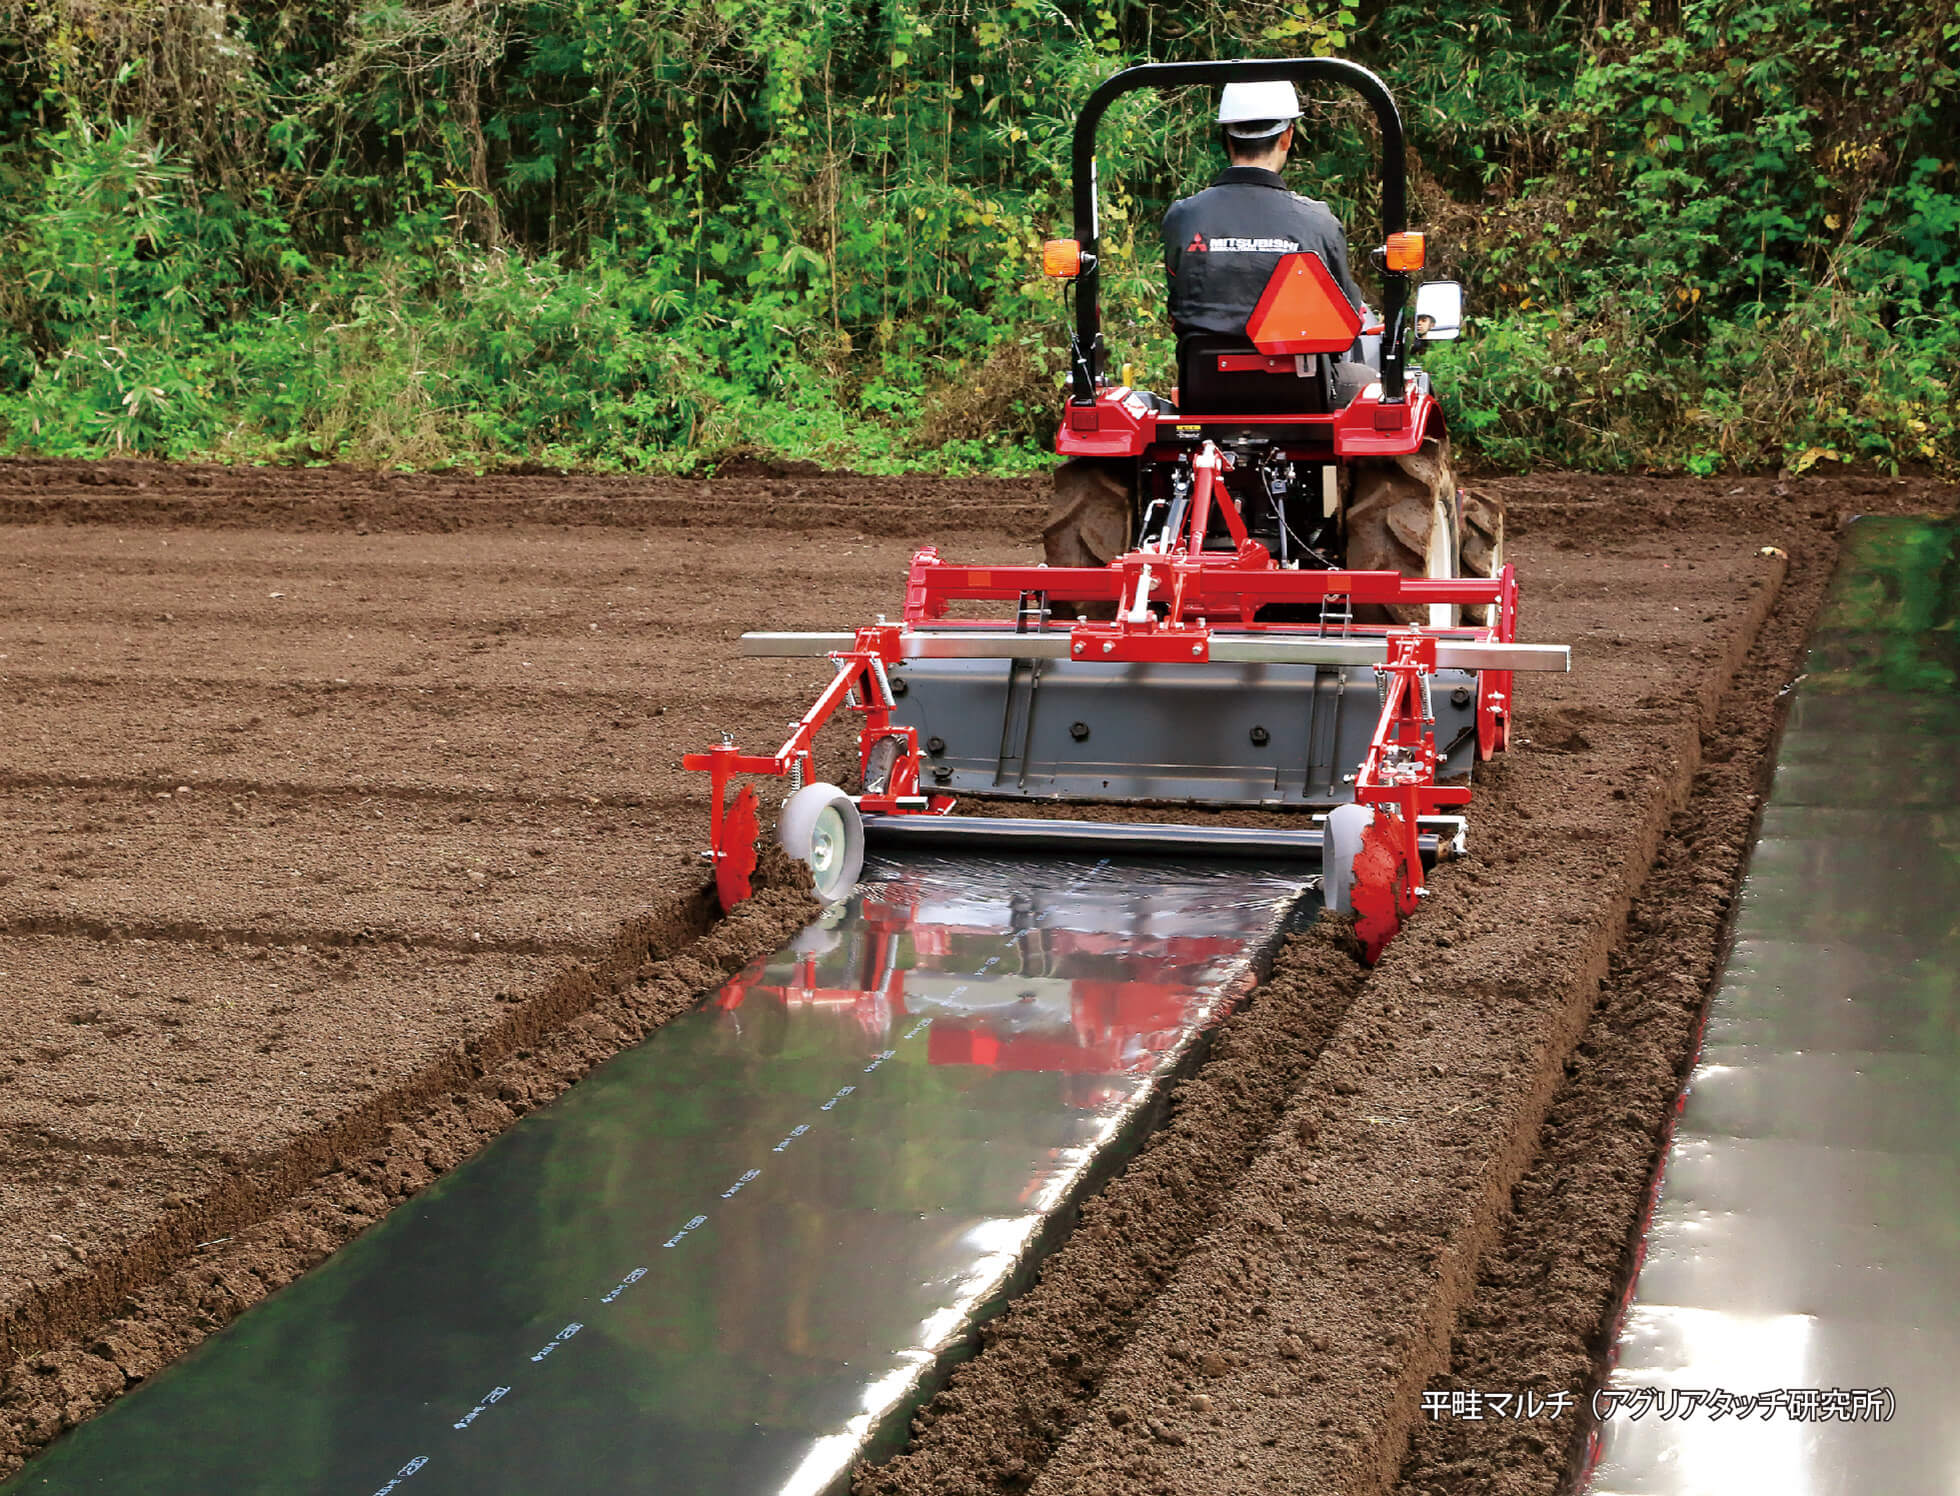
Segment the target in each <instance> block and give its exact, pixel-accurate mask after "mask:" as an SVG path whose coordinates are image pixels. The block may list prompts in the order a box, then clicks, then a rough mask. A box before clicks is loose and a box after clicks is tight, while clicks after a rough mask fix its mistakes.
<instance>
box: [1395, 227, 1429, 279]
mask: <svg viewBox="0 0 1960 1496" xmlns="http://www.w3.org/2000/svg"><path fill="white" fill-rule="evenodd" d="M1425 248H1426V246H1425V244H1424V241H1423V236H1422V235H1421V234H1420V233H1418V232H1416V231H1415V230H1413V229H1411V230H1407V231H1405V232H1403V233H1400V234H1390V235H1389V236H1388V268H1389V269H1390V270H1420V269H1422V262H1423V258H1424V250H1425Z"/></svg>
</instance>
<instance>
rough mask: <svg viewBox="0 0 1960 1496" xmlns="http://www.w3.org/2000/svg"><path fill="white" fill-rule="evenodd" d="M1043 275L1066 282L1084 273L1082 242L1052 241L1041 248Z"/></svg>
mask: <svg viewBox="0 0 1960 1496" xmlns="http://www.w3.org/2000/svg"><path fill="white" fill-rule="evenodd" d="M1041 273H1042V274H1043V275H1052V276H1056V277H1058V278H1060V279H1063V280H1066V279H1069V278H1071V277H1073V276H1077V275H1080V274H1081V273H1082V242H1081V241H1080V240H1079V239H1050V240H1048V242H1047V243H1045V244H1043V245H1042V246H1041Z"/></svg>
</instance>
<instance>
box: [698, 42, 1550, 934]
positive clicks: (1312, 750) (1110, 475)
mask: <svg viewBox="0 0 1960 1496" xmlns="http://www.w3.org/2000/svg"><path fill="white" fill-rule="evenodd" d="M1272 79H1282V80H1286V81H1289V82H1292V83H1295V84H1310V83H1314V82H1337V83H1343V84H1346V85H1349V86H1351V87H1353V88H1355V89H1356V90H1358V91H1359V92H1360V93H1361V95H1362V96H1363V97H1364V98H1365V99H1367V100H1368V101H1369V103H1370V104H1372V105H1373V107H1374V109H1375V113H1376V116H1377V118H1378V119H1379V120H1380V123H1381V131H1382V160H1383V169H1382V212H1383V217H1384V219H1385V221H1386V229H1387V233H1386V242H1385V243H1384V245H1383V247H1382V249H1381V250H1380V251H1379V253H1378V256H1377V259H1376V262H1377V264H1378V266H1379V268H1380V272H1381V281H1382V287H1383V293H1382V300H1383V304H1384V305H1383V314H1382V321H1381V325H1380V328H1379V329H1378V330H1376V331H1374V332H1372V333H1371V332H1370V330H1369V329H1367V328H1364V327H1363V326H1362V325H1361V320H1360V318H1359V316H1358V315H1357V314H1356V311H1355V309H1354V307H1353V305H1352V304H1351V303H1350V302H1349V301H1348V300H1347V298H1346V297H1345V296H1344V295H1342V294H1341V292H1340V291H1339V289H1338V287H1337V286H1336V285H1335V284H1334V282H1333V281H1332V279H1331V276H1330V273H1329V271H1328V269H1327V267H1326V266H1325V265H1324V264H1322V262H1321V261H1320V260H1319V259H1318V258H1317V257H1316V256H1314V255H1312V254H1306V253H1294V254H1288V255H1286V256H1284V257H1283V258H1282V259H1281V260H1280V262H1279V267H1278V269H1277V270H1276V271H1275V273H1274V274H1273V276H1272V279H1271V281H1270V283H1269V284H1268V285H1267V287H1266V292H1265V295H1264V296H1263V297H1262V298H1261V299H1260V301H1259V304H1258V306H1257V308H1256V309H1255V310H1254V312H1253V314H1252V317H1251V319H1250V321H1249V322H1248V324H1247V327H1246V331H1245V333H1244V335H1243V336H1242V337H1240V336H1235V337H1232V338H1211V337H1200V338H1187V339H1185V340H1184V343H1183V345H1182V346H1181V347H1180V348H1179V351H1178V352H1179V365H1180V374H1179V379H1178V388H1177V391H1176V398H1175V399H1174V400H1165V399H1162V398H1160V397H1158V396H1155V395H1152V394H1149V393H1147V392H1144V391H1139V390H1133V389H1128V388H1125V387H1123V386H1122V385H1121V384H1119V383H1117V382H1116V381H1113V380H1112V379H1111V378H1110V377H1109V375H1108V373H1107V371H1106V367H1105V362H1106V361H1105V353H1104V349H1103V343H1102V335H1101V330H1100V320H1099V309H1098V305H1097V278H1098V275H1097V240H1096V170H1095V138H1096V128H1097V125H1098V123H1099V121H1100V120H1101V119H1102V116H1103V113H1104V111H1105V110H1106V109H1107V108H1108V107H1109V103H1110V101H1111V100H1112V99H1114V98H1116V97H1117V96H1118V95H1120V94H1122V93H1124V92H1126V91H1128V90H1131V89H1137V88H1156V87H1170V86H1180V85H1185V84H1216V83H1230V82H1235V81H1248V82H1257V81H1262V80H1272ZM1074 169H1075V215H1076V238H1075V239H1073V240H1058V241H1054V242H1053V243H1051V244H1050V245H1048V246H1047V248H1046V250H1045V251H1044V260H1045V261H1046V262H1047V267H1048V268H1049V269H1050V270H1051V271H1053V272H1054V273H1056V274H1060V275H1063V276H1066V277H1067V278H1068V280H1069V281H1070V283H1071V285H1072V289H1073V293H1074V297H1075V313H1076V327H1075V336H1074V340H1073V353H1072V360H1071V362H1072V375H1071V388H1070V392H1069V398H1068V403H1067V406H1066V408H1065V411H1064V416H1063V421H1062V427H1061V431H1060V434H1059V436H1058V437H1057V441H1056V446H1057V449H1058V450H1059V451H1060V452H1061V454H1062V455H1063V456H1064V457H1065V458H1067V459H1068V461H1067V463H1066V464H1065V465H1064V467H1063V468H1062V471H1061V474H1060V477H1059V478H1058V482H1057V488H1058V498H1059V503H1058V506H1057V512H1056V515H1055V517H1054V521H1053V522H1052V523H1051V524H1050V525H1049V527H1048V533H1047V556H1048V559H1047V562H1046V563H1045V564H1042V565H1030V564H1027V563H1025V562H1008V563H1006V564H992V563H983V564H980V565H973V564H961V563H955V562H951V561H948V560H945V559H944V558H942V557H941V556H940V554H939V552H938V550H937V549H936V548H934V547H931V546H928V547H926V548H924V549H922V550H920V551H919V553H918V554H917V555H916V556H914V557H913V560H912V566H911V570H910V572H909V573H908V575H907V577H906V580H905V603H904V611H903V613H902V615H901V616H900V617H899V618H898V619H897V620H895V621H888V620H886V619H884V618H880V619H879V620H878V621H877V622H876V623H875V624H868V625H861V626H859V627H858V628H856V629H855V630H852V631H849V632H837V633H817V634H776V633H757V634H747V635H744V636H743V646H744V649H745V650H746V652H748V653H750V654H754V655H810V656H822V657H827V658H828V660H829V661H830V667H831V670H832V672H833V673H832V675H831V678H830V680H829V682H828V683H827V685H826V686H825V687H824V689H823V690H822V692H821V693H820V694H819V696H818V697H817V700H816V702H815V704H814V705H813V706H812V707H811V708H810V709H809V711H807V712H806V713H805V714H804V716H803V717H802V719H801V720H800V721H799V722H798V723H797V724H796V726H795V727H794V728H793V729H792V731H791V733H790V736H789V737H788V738H787V739H786V740H785V741H784V742H783V744H782V745H781V746H780V747H779V748H777V749H776V750H775V751H774V752H773V753H762V754H757V753H747V752H744V751H743V750H741V749H739V748H737V747H736V746H735V744H734V742H733V741H732V740H730V739H727V738H724V740H723V741H722V743H721V744H720V746H718V747H714V748H711V749H709V750H708V751H706V752H704V753H696V754H690V755H688V756H687V758H686V759H685V763H686V764H687V766H688V767H689V768H692V769H700V770H704V771H706V772H707V773H708V774H709V775H710V776H711V785H712V791H711V793H712V800H711V804H710V812H709V813H710V832H711V839H712V846H711V856H712V857H713V860H714V864H715V877H716V882H717V884H718V886H719V887H720V890H721V896H722V899H723V901H724V902H725V903H729V904H732V903H734V902H735V901H737V900H739V899H741V898H744V897H746V896H747V894H748V891H749V874H750V872H751V871H752V870H753V868H754V867H755V849H754V841H755V837H756V835H757V833H758V830H759V825H760V821H759V817H758V809H759V802H758V800H757V797H756V794H755V790H754V787H753V786H751V785H742V786H740V787H739V788H738V787H736V786H735V785H734V783H733V782H734V780H735V779H737V778H738V777H741V776H748V775H765V776H777V777H780V778H783V779H786V780H787V781H788V788H789V794H788V796H787V798H786V799H785V800H784V802H783V806H782V810H781V812H780V814H779V816H778V818H777V836H778V838H779V840H780V841H781V842H782V844H783V846H784V847H785V849H786V850H787V851H788V852H789V853H790V855H791V856H793V857H797V858H801V859H802V860H804V861H806V862H807V863H809V865H810V866H811V868H812V871H813V874H814V877H815V881H816V886H817V891H818V893H819V895H820V896H822V897H824V898H826V899H841V898H843V897H845V896H847V895H848V894H849V893H850V891H851V889H852V887H853V885H855V883H856V882H857V879H858V872H859V869H860V867H861V866H862V860H863V853H864V847H865V844H866V842H867V840H876V841H882V842H884V843H885V844H887V845H890V846H893V847H905V846H921V845H938V846H944V845H949V844H950V845H954V846H959V847H964V848H968V849H973V850H977V851H995V852H1010V853H1015V854H1036V855H1046V854H1050V853H1055V852H1073V853H1077V854H1080V853H1084V852H1087V853H1090V854H1093V855H1118V854H1122V855H1144V856H1177V857H1188V856H1194V855H1195V856H1204V857H1253V858H1258V859H1262V860H1267V861H1272V860H1281V859H1286V858H1315V859H1318V860H1319V861H1320V862H1321V864H1322V868H1323V892H1324V894H1325V896H1326V900H1327V902H1328V904H1329V905H1330V907H1333V908H1336V909H1340V910H1352V911H1353V912H1354V914H1355V915H1356V928H1357V930H1358V931H1359V933H1360V935H1361V939H1362V942H1363V945H1364V947H1365V948H1366V949H1367V951H1368V953H1369V956H1370V959H1372V958H1373V957H1374V956H1375V955H1376V954H1378V953H1379V952H1380V950H1381V949H1382V947H1383V945H1384V944H1385V943H1386V942H1387V941H1388V939H1389V938H1390V937H1391V936H1392V935H1393V934H1394V933H1395V931H1396V930H1397V929H1398V928H1399V927H1400V925H1401V922H1402V920H1403V919H1405V918H1406V917H1407V916H1408V915H1409V914H1410V913H1411V912H1412V911H1413V910H1414V909H1415V907H1416V897H1417V895H1418V894H1419V893H1420V892H1421V891H1422V885H1423V879H1424V867H1425V863H1426V861H1427V860H1431V859H1433V858H1434V857H1436V856H1438V855H1441V854H1442V853H1443V852H1444V851H1445V850H1447V849H1450V848H1461V846H1462V844H1463V837H1462V830H1463V821H1462V818H1461V816H1458V815H1452V814H1448V813H1447V812H1451V811H1455V810H1457V809H1458V808H1459V807H1461V806H1462V805H1464V804H1465V803H1466V802H1467V801H1468V800H1469V799H1470V788H1469V785H1468V783H1467V779H1468V775H1469V772H1470V769H1471V765H1472V764H1473V763H1474V762H1475V761H1476V760H1477V759H1480V758H1487V757H1489V756H1490V755H1491V754H1493V753H1496V752H1498V751H1499V750H1501V749H1502V748H1503V747H1504V746H1505V744H1506V742H1507V741H1508V739H1509V735H1510V723H1511V715H1512V676H1513V673H1514V672H1516V671H1520V670H1564V669H1566V668H1568V664H1569V659H1568V651H1567V650H1566V648H1565V647H1564V646H1563V645H1551V644H1522V643H1519V642H1518V641H1517V616H1518V615H1517V600H1518V587H1517V579H1516V577H1515V575H1514V574H1513V571H1512V568H1511V567H1510V566H1508V565H1506V564H1504V562H1503V558H1502V550H1503V521H1502V516H1501V514H1499V513H1498V511H1497V510H1496V509H1494V508H1493V507H1492V506H1490V505H1488V504H1484V503H1479V502H1475V501H1470V500H1466V499H1465V498H1464V497H1462V496H1460V495H1459V494H1458V492H1457V489H1456V487H1455V484H1454V482H1453V481H1452V479H1451V476H1450V467H1449V449H1448V437H1447V435H1446V433H1445V431H1444V427H1443V415H1442V412H1441V410H1440V409H1438V407H1437V405H1436V401H1435V399H1434V398H1433V397H1432V396H1431V394H1430V391H1429V382H1428V379H1427V377H1426V376H1424V375H1423V374H1422V372H1421V371H1420V370H1417V369H1411V368H1409V367H1408V366H1407V352H1408V350H1409V349H1410V348H1411V347H1412V346H1413V345H1415V344H1416V343H1417V342H1419V341H1420V339H1419V338H1418V336H1417V327H1416V326H1415V325H1412V324H1423V326H1422V331H1423V333H1424V334H1425V335H1426V336H1427V337H1429V338H1431V339H1434V338H1437V337H1445V336H1450V335H1452V334H1453V333H1454V331H1455V330H1456V327H1457V325H1458V322H1459V320H1460V312H1461V296H1460V293H1459V292H1458V291H1457V288H1456V287H1454V286H1449V285H1447V284H1442V285H1434V286H1427V287H1421V288H1419V289H1418V288H1416V287H1415V282H1414V275H1415V273H1416V272H1417V271H1418V270H1419V269H1420V268H1421V265H1422V258H1423V245H1422V236H1421V235H1419V234H1411V233H1409V232H1408V230H1407V225H1406V214H1405V208H1404V201H1403V163H1402V127H1401V120H1400V117H1399V116H1398V115H1397V114H1396V111H1395V104H1394V101H1393V100H1392V99H1391V98H1390V97H1389V95H1388V91H1387V90H1386V89H1385V88H1384V87H1383V86H1382V83H1381V81H1380V80H1379V79H1378V78H1376V77H1375V76H1374V74H1372V73H1370V72H1368V71H1367V70H1366V69H1365V68H1360V67H1357V66H1355V65H1354V64H1352V63H1347V62H1338V61H1334V60H1330V59H1325V58H1311V59H1302V60H1297V61H1281V62H1214V63H1190V64H1183V63H1178V64H1153V65H1150V66H1145V67H1137V68H1131V69H1129V70H1127V71H1125V72H1122V73H1119V74H1117V75H1116V76H1115V77H1113V78H1111V79H1110V80H1109V81H1108V82H1106V83H1104V84H1102V85H1101V86H1100V87H1099V88H1097V89H1096V91H1095V92H1094V93H1093V94H1092V95H1091V96H1090V98H1089V102H1088V104H1087V105H1086V106H1085V107H1084V109H1083V111H1082V115H1081V117H1080V119H1079V120H1078V121H1077V123H1076V129H1075V142H1074ZM1412 290H1413V291H1414V303H1415V304H1414V308H1413V316H1412V315H1411V305H1410V303H1411V292H1412ZM1357 337H1362V338H1370V337H1372V338H1375V339H1378V341H1376V342H1375V343H1374V345H1373V346H1374V347H1375V350H1376V351H1375V353H1374V356H1373V362H1372V363H1367V364H1358V363H1355V362H1353V361H1352V360H1349V359H1348V358H1346V355H1347V353H1348V351H1349V350H1350V348H1351V347H1352V346H1353V345H1354V343H1355V340H1356V339H1357ZM976 603H993V604H995V605H997V608H998V616H996V617H992V618H988V617H979V616H975V613H976V609H975V608H974V606H973V605H974V604H976ZM844 711H848V712H850V713H852V714H854V715H856V716H857V717H858V719H859V723H858V731H857V753H856V755H855V775H854V776H852V777H853V778H854V782H855V784H856V786H857V787H856V789H855V791H853V790H849V789H845V788H841V787H839V786H837V785H832V784H824V783H811V782H809V781H810V780H812V779H814V778H815V774H814V769H815V758H814V756H813V744H814V742H815V738H816V734H817V733H818V731H819V730H820V729H821V728H822V727H823V726H824V724H825V723H827V722H828V721H830V720H831V718H832V717H834V716H835V715H836V714H838V713H839V712H844ZM959 796H975V797H980V798H982V799H983V800H996V801H997V800H1001V799H1008V800H1022V801H1030V800H1059V801H1104V802H1108V801H1119V802H1130V803H1156V804H1164V803H1172V804H1184V805H1208V806H1226V807H1234V806H1236V807H1258V808H1262V809H1291V810H1297V811H1300V812H1302V814H1301V815H1300V817H1299V818H1298V821H1297V822H1296V824H1295V826H1293V827H1290V828H1279V827H1275V826H1273V825H1271V824H1266V825H1262V826H1259V827H1243V826H1231V825H1225V824H1221V823H1220V822H1218V821H1217V820H1211V821H1207V822H1205V823H1202V824H1195V825H1177V824H1165V823H1162V822H1160V821H1156V820H1150V821H1147V822H1145V823H1141V824H1123V823H1115V822H1111V821H1108V820H1079V821H1078V820H1064V819H1058V818H1053V817H1047V816H1033V817H1008V816H1002V815H999V814H997V813H994V811H993V808H988V813H985V814H979V815H963V814H961V815H956V814H954V813H953V812H954V807H955V804H956V801H957V797H959Z"/></svg>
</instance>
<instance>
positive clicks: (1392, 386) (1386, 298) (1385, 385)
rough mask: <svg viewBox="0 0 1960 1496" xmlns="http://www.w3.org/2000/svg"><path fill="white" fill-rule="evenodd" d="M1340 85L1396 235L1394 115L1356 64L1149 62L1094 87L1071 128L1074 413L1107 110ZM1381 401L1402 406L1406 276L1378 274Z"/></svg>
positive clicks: (1399, 163)
mask: <svg viewBox="0 0 1960 1496" xmlns="http://www.w3.org/2000/svg"><path fill="white" fill-rule="evenodd" d="M1274 81H1279V82H1286V83H1293V84H1296V85H1297V84H1313V83H1342V84H1346V85H1347V86H1348V87H1349V88H1352V89H1353V90H1354V91H1355V92H1356V93H1358V94H1360V95H1361V97H1362V98H1364V99H1366V100H1367V101H1368V103H1369V105H1370V106H1371V107H1372V108H1373V109H1374V111H1375V119H1376V120H1377V121H1378V122H1379V123H1380V125H1381V131H1382V233H1383V235H1384V236H1386V235H1389V234H1399V233H1401V232H1402V231H1403V230H1404V229H1406V228H1407V227H1408V226H1409V224H1408V189H1407V184H1406V176H1405V174H1406V165H1405V163H1404V160H1403V143H1402V115H1401V113H1400V111H1398V110H1397V109H1396V107H1395V100H1394V98H1393V97H1391V96H1390V94H1389V91H1388V85H1387V84H1385V83H1383V82H1382V80H1381V79H1380V78H1378V77H1376V76H1375V75H1374V74H1373V73H1372V72H1370V71H1369V70H1368V69H1367V68H1364V67H1362V66H1361V65H1360V64H1359V63H1354V62H1344V61H1342V60H1341V59H1340V58H1337V57H1296V58H1284V59H1281V58H1271V59H1257V58H1241V59H1239V60H1237V61H1231V62H1149V63H1144V64H1143V65H1142V66H1140V67H1133V68H1125V69H1124V70H1123V71H1122V72H1120V73H1118V74H1116V75H1115V76H1114V77H1112V78H1108V79H1105V80H1104V81H1103V82H1102V83H1100V84H1099V85H1097V87H1096V91H1095V92H1094V93H1092V94H1090V95H1089V101H1088V102H1087V103H1086V104H1084V105H1083V106H1082V113H1081V114H1079V115H1078V116H1076V120H1075V141H1074V148H1073V150H1072V152H1071V156H1072V162H1073V168H1074V172H1075V237H1076V239H1077V240H1079V241H1080V242H1081V245H1082V268H1081V270H1080V272H1079V273H1078V274H1077V276H1076V278H1075V337H1074V346H1073V348H1072V349H1071V350H1070V355H1071V356H1070V359H1069V363H1070V366H1071V370H1072V373H1071V380H1072V393H1071V396H1070V398H1071V400H1072V401H1073V402H1074V403H1075V404H1078V405H1090V404H1094V403H1095V398H1096V386H1097V384H1098V383H1099V382H1100V380H1101V379H1102V372H1103V354H1104V349H1103V340H1102V304H1101V292H1102V267H1101V263H1100V258H1099V245H1098V238H1099V234H1100V220H1099V218H1098V215H1097V211H1096V130H1097V128H1098V127H1099V126H1100V125H1101V124H1102V117H1103V114H1104V113H1105V111H1107V110H1108V108H1109V106H1110V104H1111V103H1112V102H1114V101H1115V100H1116V99H1117V98H1118V97H1119V96H1121V95H1123V94H1126V93H1131V92H1133V91H1134V90H1136V89H1139V88H1176V87H1179V86H1181V85H1183V84H1187V83H1218V84H1223V83H1267V82H1274ZM1381 274H1382V302H1383V305H1382V399H1383V400H1385V401H1397V400H1400V399H1402V398H1403V377H1402V375H1403V353H1402V344H1403V341H1404V337H1403V334H1404V323H1405V321H1406V318H1405V315H1404V314H1405V312H1406V309H1407V307H1408V301H1409V277H1408V274H1407V272H1405V271H1399V270H1388V269H1383V270H1382V272H1381Z"/></svg>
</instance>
